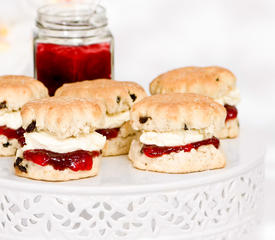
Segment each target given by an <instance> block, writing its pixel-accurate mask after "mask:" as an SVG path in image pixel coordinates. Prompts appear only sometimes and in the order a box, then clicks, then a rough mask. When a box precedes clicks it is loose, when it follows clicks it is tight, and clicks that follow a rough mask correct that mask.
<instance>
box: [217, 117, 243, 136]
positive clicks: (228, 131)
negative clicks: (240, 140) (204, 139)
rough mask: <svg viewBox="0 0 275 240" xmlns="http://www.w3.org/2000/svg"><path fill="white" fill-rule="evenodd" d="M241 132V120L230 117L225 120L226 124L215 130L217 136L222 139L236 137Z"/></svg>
mask: <svg viewBox="0 0 275 240" xmlns="http://www.w3.org/2000/svg"><path fill="white" fill-rule="evenodd" d="M239 132H240V127H239V120H238V119H237V118H235V119H230V120H227V121H226V122H225V126H224V127H223V128H222V129H220V130H217V131H216V132H215V136H216V137H217V138H220V139H225V138H236V137H238V135H239Z"/></svg>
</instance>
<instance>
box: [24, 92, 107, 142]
mask: <svg viewBox="0 0 275 240" xmlns="http://www.w3.org/2000/svg"><path fill="white" fill-rule="evenodd" d="M105 112H106V110H105V107H104V105H103V104H102V103H101V102H100V101H99V100H96V99H90V100H88V99H80V98H72V97H50V98H44V99H40V100H35V101H31V102H28V103H27V104H25V105H24V106H23V107H22V111H21V116H22V122H23V128H24V129H26V128H27V127H28V126H29V125H30V124H31V123H32V122H33V121H35V123H36V124H35V126H36V129H37V131H41V130H44V131H48V132H50V133H51V134H53V135H56V136H58V137H59V138H66V137H70V136H78V135H80V134H88V133H90V132H92V131H93V130H94V129H97V128H101V127H102V125H103V123H104V117H105Z"/></svg>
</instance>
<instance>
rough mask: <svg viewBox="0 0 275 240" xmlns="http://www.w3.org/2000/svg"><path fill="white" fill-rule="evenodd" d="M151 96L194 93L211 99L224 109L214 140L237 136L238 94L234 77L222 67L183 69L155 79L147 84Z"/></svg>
mask: <svg viewBox="0 0 275 240" xmlns="http://www.w3.org/2000/svg"><path fill="white" fill-rule="evenodd" d="M150 92H151V94H163V93H173V92H180V93H186V92H190V93H197V94H202V95H205V96H208V97H212V98H214V99H215V101H217V102H218V103H220V104H222V105H224V107H225V108H226V110H227V116H226V120H225V127H224V128H222V129H221V130H219V131H218V132H216V133H215V135H216V136H217V137H218V138H234V137H237V136H238V134H239V121H238V118H237V115H238V111H237V108H236V104H237V103H238V102H239V101H240V92H239V90H238V89H237V88H236V77H235V76H234V74H233V73H232V72H231V71H229V70H227V69H225V68H222V67H215V66H213V67H183V68H179V69H175V70H172V71H169V72H166V73H164V74H161V75H160V76H158V77H157V78H155V79H154V80H153V81H152V82H151V84H150Z"/></svg>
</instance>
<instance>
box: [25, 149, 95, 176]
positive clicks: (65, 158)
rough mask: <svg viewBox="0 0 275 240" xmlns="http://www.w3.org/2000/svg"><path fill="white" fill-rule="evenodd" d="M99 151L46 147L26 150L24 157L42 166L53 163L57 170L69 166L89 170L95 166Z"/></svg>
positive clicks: (76, 169)
mask: <svg viewBox="0 0 275 240" xmlns="http://www.w3.org/2000/svg"><path fill="white" fill-rule="evenodd" d="M99 154H100V153H99V152H98V151H92V152H89V151H84V150H77V151H74V152H68V153H56V152H51V151H48V150H45V149H34V150H27V151H24V153H23V157H24V159H26V160H28V161H32V162H34V163H36V164H38V165H40V166H46V165H51V166H52V167H53V168H54V169H55V170H60V171H62V170H64V169H66V168H69V169H71V170H73V171H88V170H91V169H92V167H93V158H94V157H97V156H99Z"/></svg>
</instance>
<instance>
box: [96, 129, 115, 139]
mask: <svg viewBox="0 0 275 240" xmlns="http://www.w3.org/2000/svg"><path fill="white" fill-rule="evenodd" d="M96 132H98V133H100V134H101V135H103V136H105V137H106V138H107V139H112V138H116V137H117V135H118V133H119V128H106V129H97V130H96Z"/></svg>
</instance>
